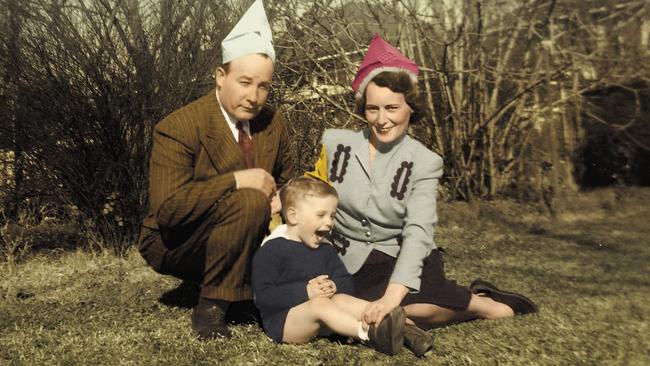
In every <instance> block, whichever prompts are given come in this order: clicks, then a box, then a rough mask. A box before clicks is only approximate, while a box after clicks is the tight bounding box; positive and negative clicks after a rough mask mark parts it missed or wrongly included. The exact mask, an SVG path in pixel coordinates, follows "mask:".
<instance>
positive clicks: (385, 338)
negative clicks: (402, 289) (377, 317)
mask: <svg viewBox="0 0 650 366" xmlns="http://www.w3.org/2000/svg"><path fill="white" fill-rule="evenodd" d="M405 320H406V314H405V313H404V309H402V307H401V306H398V307H396V308H395V309H393V310H392V311H391V312H390V313H389V314H388V315H386V316H385V317H384V319H383V320H382V321H381V323H379V324H371V325H370V328H368V338H370V340H369V341H368V345H369V346H370V347H372V348H374V349H376V350H377V351H379V352H381V353H385V354H387V355H391V356H392V355H395V354H397V353H398V352H399V351H400V350H401V349H402V345H403V344H404V321H405Z"/></svg>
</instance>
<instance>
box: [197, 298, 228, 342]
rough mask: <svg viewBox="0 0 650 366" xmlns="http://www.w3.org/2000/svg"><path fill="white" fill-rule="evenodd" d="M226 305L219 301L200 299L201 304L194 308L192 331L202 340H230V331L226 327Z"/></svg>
mask: <svg viewBox="0 0 650 366" xmlns="http://www.w3.org/2000/svg"><path fill="white" fill-rule="evenodd" d="M224 304H225V303H224V302H222V301H219V300H211V299H206V298H203V297H201V298H199V303H198V304H196V306H195V307H194V308H192V330H194V333H196V335H197V336H198V337H199V339H201V340H208V339H214V338H229V337H230V330H229V329H228V326H227V325H226V312H225V309H223V308H222V307H223V305H224Z"/></svg>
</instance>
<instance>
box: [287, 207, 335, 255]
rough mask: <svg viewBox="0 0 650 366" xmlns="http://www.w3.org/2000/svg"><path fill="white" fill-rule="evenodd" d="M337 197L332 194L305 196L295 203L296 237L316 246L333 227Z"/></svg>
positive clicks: (310, 245) (308, 244) (306, 243)
mask: <svg viewBox="0 0 650 366" xmlns="http://www.w3.org/2000/svg"><path fill="white" fill-rule="evenodd" d="M337 204H338V199H337V198H336V197H334V196H325V197H314V196H307V197H305V199H304V200H302V201H301V202H298V203H297V204H296V207H295V208H294V210H295V211H294V212H293V213H292V216H293V217H292V219H293V220H295V221H294V222H295V224H296V227H295V228H296V234H297V236H298V239H299V240H300V241H301V242H303V243H304V244H305V245H307V246H308V247H311V248H317V247H318V246H319V245H320V243H321V241H322V240H323V238H324V237H325V236H326V235H327V234H328V233H329V232H330V231H331V230H332V228H333V227H334V217H335V216H336V206H337Z"/></svg>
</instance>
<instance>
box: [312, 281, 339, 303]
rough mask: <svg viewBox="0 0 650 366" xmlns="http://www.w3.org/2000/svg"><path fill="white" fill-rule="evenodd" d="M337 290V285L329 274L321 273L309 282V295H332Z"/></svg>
mask: <svg viewBox="0 0 650 366" xmlns="http://www.w3.org/2000/svg"><path fill="white" fill-rule="evenodd" d="M335 291H336V285H334V282H333V281H332V280H330V279H329V276H327V275H320V276H317V277H314V278H312V279H311V280H309V282H307V297H308V298H310V299H313V298H314V297H332V295H334V292H335Z"/></svg>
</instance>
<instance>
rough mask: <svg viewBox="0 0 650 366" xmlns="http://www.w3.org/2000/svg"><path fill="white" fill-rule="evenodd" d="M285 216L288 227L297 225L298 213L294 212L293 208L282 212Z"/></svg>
mask: <svg viewBox="0 0 650 366" xmlns="http://www.w3.org/2000/svg"><path fill="white" fill-rule="evenodd" d="M284 212H285V214H284V215H285V216H286V219H287V222H286V224H287V225H289V226H295V225H298V213H297V212H296V209H295V207H287V209H286V210H285V211H284Z"/></svg>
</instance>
